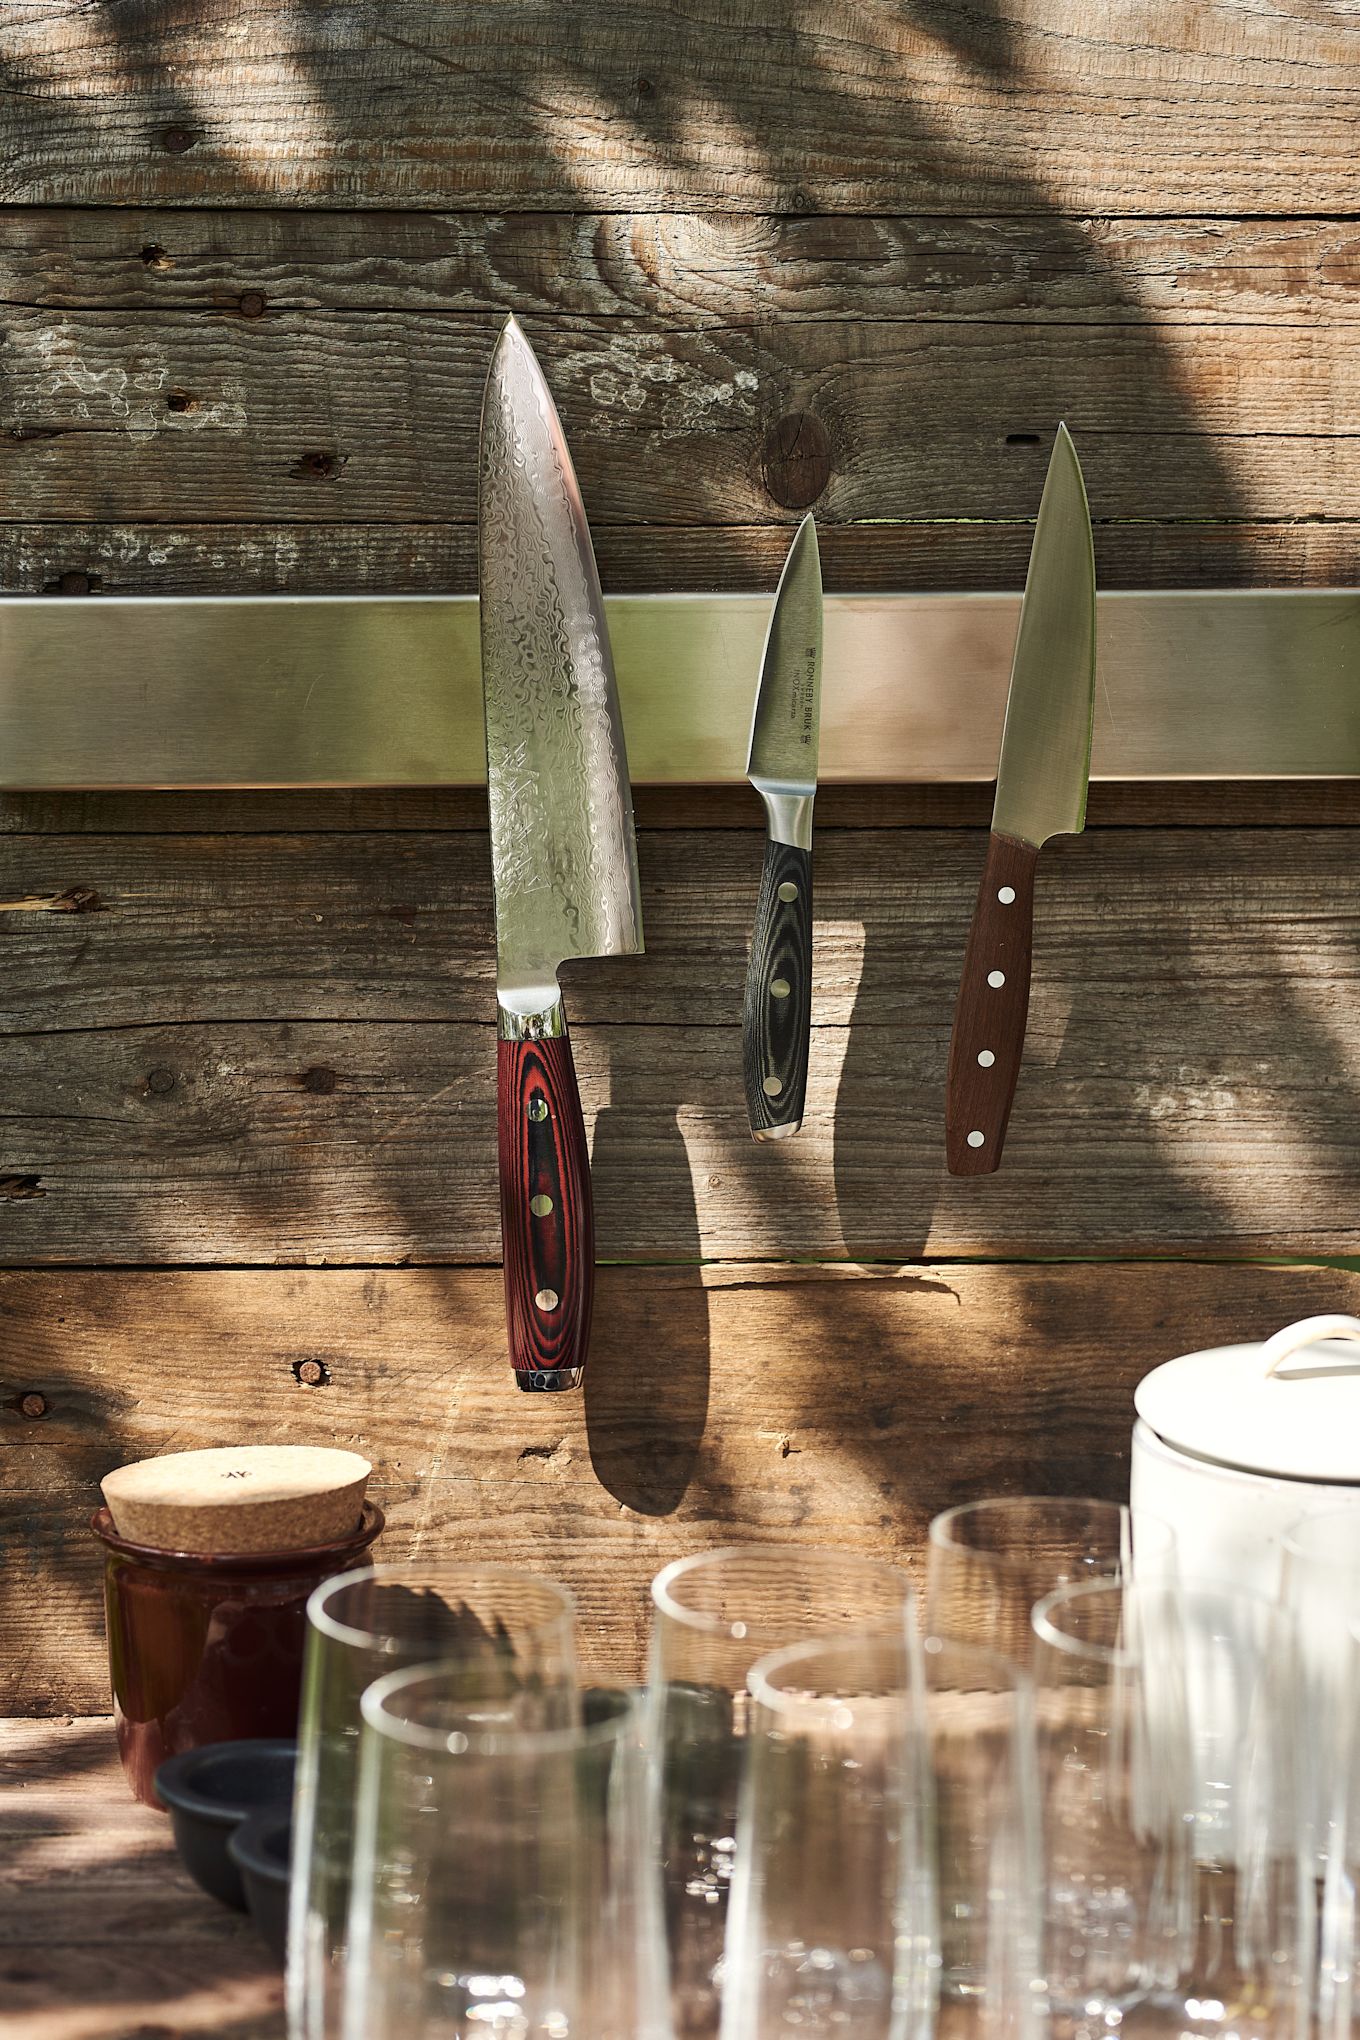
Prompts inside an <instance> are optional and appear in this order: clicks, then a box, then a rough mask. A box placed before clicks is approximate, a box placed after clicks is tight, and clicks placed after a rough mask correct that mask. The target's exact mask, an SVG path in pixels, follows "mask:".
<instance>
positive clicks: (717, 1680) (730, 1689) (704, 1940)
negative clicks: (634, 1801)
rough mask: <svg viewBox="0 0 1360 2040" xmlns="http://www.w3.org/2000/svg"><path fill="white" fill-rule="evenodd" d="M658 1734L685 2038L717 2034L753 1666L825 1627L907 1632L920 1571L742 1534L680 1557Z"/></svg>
mask: <svg viewBox="0 0 1360 2040" xmlns="http://www.w3.org/2000/svg"><path fill="white" fill-rule="evenodd" d="M652 1601H653V1610H654V1612H653V1622H652V1649H651V1676H650V1686H649V1692H648V1738H649V1742H650V1745H651V1748H652V1753H653V1764H654V1767H655V1768H654V1789H655V1793H656V1806H655V1812H654V1818H655V1823H656V1833H657V1836H658V1846H659V1849H660V1855H661V1866H662V1876H663V1885H664V1892H665V1903H666V1929H667V1947H668V1953H669V1964H670V1982H671V2002H672V2016H673V2019H674V2023H675V2030H676V2033H677V2035H679V2036H680V2040H713V2036H714V2035H716V2033H717V2031H718V2020H719V1973H718V1972H719V1966H720V1963H721V1960H722V1952H723V1935H724V1928H725V1924H726V1915H727V1898H728V1888H729V1884H730V1881H731V1875H732V1862H733V1855H734V1851H735V1849H736V1842H737V1804H738V1797H739V1792H740V1782H741V1758H742V1746H743V1743H744V1740H745V1736H746V1729H747V1723H748V1718H749V1709H750V1694H749V1691H748V1689H747V1683H746V1681H747V1674H748V1673H749V1672H750V1670H751V1667H752V1665H753V1664H754V1663H755V1662H756V1660H757V1659H758V1658H760V1657H764V1656H766V1655H767V1654H768V1653H769V1652H771V1651H773V1650H778V1649H781V1648H783V1647H784V1646H785V1645H788V1644H792V1643H800V1642H805V1641H808V1640H809V1639H811V1638H814V1637H820V1636H828V1637H829V1636H834V1635H837V1634H841V1635H844V1634H848V1633H853V1632H860V1631H869V1632H873V1633H877V1634H883V1635H887V1636H890V1637H900V1635H901V1633H902V1626H903V1623H904V1622H905V1621H907V1620H908V1619H909V1611H910V1610H911V1609H912V1590H911V1582H910V1580H909V1579H908V1577H907V1575H906V1573H904V1572H903V1571H901V1570H900V1568H898V1567H897V1566H894V1565H889V1564H887V1563H885V1562H884V1561H883V1560H881V1559H875V1558H868V1557H864V1556H861V1555H859V1554H857V1553H853V1552H844V1551H819V1550H816V1549H813V1548H810V1547H804V1546H782V1545H755V1544H753V1545H738V1546H734V1547H730V1548H728V1549H725V1550H719V1551H710V1552H702V1553H699V1554H698V1555H696V1556H694V1557H690V1558H683V1559H679V1560H677V1561H676V1562H675V1563H674V1564H672V1565H668V1566H667V1567H666V1568H665V1569H664V1570H663V1571H662V1572H660V1573H658V1575H657V1577H656V1579H655V1580H654V1581H653V1582H652Z"/></svg>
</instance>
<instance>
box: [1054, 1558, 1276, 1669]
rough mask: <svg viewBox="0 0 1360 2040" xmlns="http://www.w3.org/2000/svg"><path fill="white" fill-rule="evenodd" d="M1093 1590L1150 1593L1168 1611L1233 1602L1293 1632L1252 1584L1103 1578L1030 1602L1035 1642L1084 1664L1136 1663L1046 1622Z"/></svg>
mask: <svg viewBox="0 0 1360 2040" xmlns="http://www.w3.org/2000/svg"><path fill="white" fill-rule="evenodd" d="M1096 1594H1132V1595H1136V1596H1137V1597H1138V1599H1139V1600H1150V1599H1151V1597H1152V1596H1153V1595H1154V1594H1155V1595H1158V1596H1159V1597H1160V1598H1161V1599H1162V1600H1164V1601H1165V1602H1166V1603H1167V1605H1168V1606H1169V1607H1171V1608H1173V1609H1176V1610H1180V1609H1182V1608H1184V1606H1185V1604H1186V1602H1187V1601H1190V1602H1193V1601H1195V1600H1197V1599H1199V1600H1208V1599H1209V1598H1211V1597H1212V1598H1213V1599H1214V1600H1217V1601H1228V1602H1235V1603H1237V1604H1238V1605H1239V1606H1244V1607H1250V1608H1256V1609H1264V1610H1265V1611H1266V1613H1267V1614H1268V1615H1269V1616H1270V1617H1271V1619H1272V1620H1273V1621H1274V1622H1275V1625H1276V1627H1278V1628H1286V1629H1288V1630H1289V1631H1290V1633H1291V1634H1293V1633H1295V1632H1296V1631H1297V1627H1298V1625H1297V1621H1296V1618H1295V1616H1294V1614H1293V1611H1292V1610H1291V1609H1289V1608H1286V1607H1285V1606H1284V1605H1283V1603H1282V1602H1280V1601H1277V1600H1275V1599H1274V1598H1273V1596H1271V1595H1270V1594H1263V1593H1261V1592H1260V1591H1259V1590H1258V1589H1257V1588H1255V1587H1234V1586H1229V1585H1228V1584H1226V1583H1225V1582H1224V1581H1222V1580H1215V1579H1208V1578H1204V1577H1199V1576H1196V1577H1193V1578H1191V1579H1189V1580H1185V1579H1181V1578H1176V1579H1164V1580H1151V1579H1148V1580H1139V1579H1121V1578H1118V1577H1109V1576H1107V1577H1104V1578H1101V1579H1092V1580H1069V1581H1068V1582H1067V1584H1066V1585H1065V1586H1061V1587H1055V1588H1054V1589H1053V1591H1052V1592H1051V1593H1048V1594H1045V1595H1044V1596H1043V1598H1042V1600H1039V1601H1036V1602H1035V1604H1034V1606H1033V1608H1032V1609H1031V1610H1030V1627H1031V1629H1032V1630H1033V1631H1034V1634H1035V1636H1036V1637H1037V1638H1038V1639H1039V1642H1040V1643H1043V1644H1047V1645H1049V1646H1050V1648H1051V1649H1053V1650H1058V1651H1061V1652H1062V1653H1063V1655H1064V1656H1066V1657H1072V1658H1080V1659H1082V1660H1083V1661H1084V1662H1085V1663H1087V1664H1101V1665H1113V1666H1115V1667H1116V1668H1123V1667H1128V1666H1131V1665H1135V1664H1136V1663H1137V1662H1138V1656H1139V1654H1138V1652H1137V1651H1135V1650H1130V1649H1128V1648H1125V1647H1123V1646H1120V1645H1115V1644H1108V1643H1091V1642H1089V1641H1087V1640H1086V1639H1085V1638H1083V1637H1080V1636H1069V1635H1068V1634H1067V1632H1066V1630H1063V1629H1058V1628H1057V1627H1055V1625H1054V1624H1053V1621H1052V1619H1051V1618H1052V1611H1053V1609H1054V1608H1056V1607H1057V1606H1058V1604H1059V1603H1060V1602H1066V1603H1069V1604H1070V1603H1071V1602H1073V1601H1084V1600H1088V1599H1090V1598H1091V1597H1093V1596H1094V1595H1096Z"/></svg>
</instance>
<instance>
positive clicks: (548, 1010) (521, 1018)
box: [496, 993, 567, 1041]
mask: <svg viewBox="0 0 1360 2040" xmlns="http://www.w3.org/2000/svg"><path fill="white" fill-rule="evenodd" d="M566 1031H567V1016H566V1013H565V1011H564V1010H563V1006H562V997H561V994H560V993H559V994H558V995H557V997H556V998H554V1000H553V1002H552V1004H551V1005H550V1006H545V1007H543V1008H542V1010H541V1011H539V1012H537V1013H512V1012H511V1010H510V1008H509V1007H508V1006H502V1005H501V1004H500V1002H499V1000H498V1001H497V1004H496V1034H497V1038H498V1039H499V1040H501V1041H560V1040H561V1039H562V1037H563V1036H564V1035H565V1033H566Z"/></svg>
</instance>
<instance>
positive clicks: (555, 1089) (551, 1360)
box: [497, 1021, 595, 1392]
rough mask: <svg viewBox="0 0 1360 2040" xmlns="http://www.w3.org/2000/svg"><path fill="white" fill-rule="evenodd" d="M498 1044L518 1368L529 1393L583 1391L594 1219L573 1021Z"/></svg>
mask: <svg viewBox="0 0 1360 2040" xmlns="http://www.w3.org/2000/svg"><path fill="white" fill-rule="evenodd" d="M561 1030H562V1031H561V1032H560V1034H557V1035H555V1036H552V1037H547V1038H539V1039H528V1040H506V1039H505V1038H504V1037H502V1039H501V1040H500V1041H499V1042H498V1043H497V1076H498V1083H497V1123H498V1133H499V1147H500V1179H501V1249H502V1253H503V1255H504V1262H505V1320H506V1329H507V1332H508V1335H509V1342H510V1364H511V1365H512V1367H513V1368H514V1370H515V1379H516V1380H517V1381H518V1383H519V1385H520V1387H521V1388H525V1389H530V1390H537V1391H539V1392H545V1391H546V1392H551V1391H553V1390H555V1389H564V1388H575V1387H576V1385H577V1383H578V1382H579V1380H580V1378H581V1369H582V1368H583V1367H584V1365H585V1360H586V1349H587V1347H588V1345H589V1343H590V1317H591V1304H592V1300H593V1292H594V1282H595V1241H594V1214H593V1210H592V1204H591V1192H590V1162H589V1158H588V1154H587V1150H586V1134H585V1122H584V1120H583V1119H582V1117H581V1100H580V1095H579V1093H578V1091H577V1088H576V1070H575V1065H574V1063H573V1060H572V1053H571V1041H570V1038H569V1037H568V1035H567V1032H566V1023H565V1021H563V1022H562V1023H561Z"/></svg>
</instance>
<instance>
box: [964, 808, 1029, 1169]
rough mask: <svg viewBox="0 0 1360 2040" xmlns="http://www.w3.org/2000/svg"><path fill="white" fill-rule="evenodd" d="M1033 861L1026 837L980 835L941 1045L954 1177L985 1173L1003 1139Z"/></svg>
mask: <svg viewBox="0 0 1360 2040" xmlns="http://www.w3.org/2000/svg"><path fill="white" fill-rule="evenodd" d="M1038 861H1039V853H1038V851H1037V850H1036V849H1034V848H1032V846H1031V845H1030V844H1028V843H1018V842H1016V841H1015V839H1014V838H1013V837H1010V836H997V835H993V836H991V837H989V839H988V843H987V867H986V869H985V871H984V872H983V874H982V884H981V886H980V887H979V889H978V898H977V906H976V907H975V909H974V911H973V926H972V929H971V930H970V932H969V936H968V951H967V954H966V955H965V957H964V960H963V977H962V979H961V980H960V983H959V1002H958V1005H957V1007H956V1008H955V1012H954V1034H953V1038H952V1040H951V1041H950V1044H949V1080H948V1089H947V1096H946V1104H945V1152H946V1154H947V1157H948V1161H949V1171H950V1174H951V1175H954V1176H989V1175H990V1174H991V1172H992V1171H993V1169H995V1168H996V1166H997V1164H998V1163H999V1162H1000V1160H1001V1150H1002V1148H1003V1147H1004V1146H1005V1144H1006V1123H1007V1121H1008V1120H1009V1118H1010V1114H1011V1103H1012V1100H1013V1099H1014V1097H1015V1084H1016V1079H1017V1078H1018V1077H1019V1075H1020V1058H1021V1055H1022V1053H1023V1051H1024V1046H1025V1023H1026V1021H1027V1019H1028V1018H1029V974H1030V953H1031V949H1032V945H1033V940H1034V868H1035V865H1036V864H1037V863H1038Z"/></svg>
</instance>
